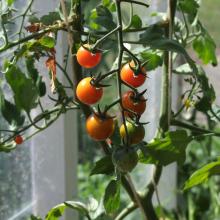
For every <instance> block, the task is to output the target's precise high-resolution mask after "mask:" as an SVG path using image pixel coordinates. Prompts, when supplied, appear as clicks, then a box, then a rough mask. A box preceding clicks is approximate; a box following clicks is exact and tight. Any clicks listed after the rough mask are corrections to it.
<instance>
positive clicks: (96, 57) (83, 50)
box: [76, 44, 102, 68]
mask: <svg viewBox="0 0 220 220" xmlns="http://www.w3.org/2000/svg"><path fill="white" fill-rule="evenodd" d="M101 57H102V55H101V53H100V52H92V51H90V46H89V45H87V44H86V45H83V46H81V47H80V48H79V49H78V51H77V53H76V58H77V61H78V63H79V64H80V65H81V66H82V67H84V68H93V67H95V66H96V65H98V64H99V62H100V61H101Z"/></svg>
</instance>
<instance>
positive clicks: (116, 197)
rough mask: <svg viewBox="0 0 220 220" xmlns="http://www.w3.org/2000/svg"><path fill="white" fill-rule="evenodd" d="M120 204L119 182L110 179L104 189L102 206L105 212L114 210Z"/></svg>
mask: <svg viewBox="0 0 220 220" xmlns="http://www.w3.org/2000/svg"><path fill="white" fill-rule="evenodd" d="M119 206H120V184H119V182H118V181H117V180H112V181H111V182H110V183H109V184H108V186H107V188H106V189H105V195H104V207H105V210H106V212H107V213H113V212H115V211H116V210H117V209H118V208H119Z"/></svg>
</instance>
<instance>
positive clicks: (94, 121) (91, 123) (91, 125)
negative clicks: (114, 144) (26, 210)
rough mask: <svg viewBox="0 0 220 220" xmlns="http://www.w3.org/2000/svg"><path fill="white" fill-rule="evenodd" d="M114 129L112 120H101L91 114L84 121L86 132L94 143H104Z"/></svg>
mask: <svg viewBox="0 0 220 220" xmlns="http://www.w3.org/2000/svg"><path fill="white" fill-rule="evenodd" d="M114 129H115V123H114V120H113V119H112V118H108V117H106V118H101V117H99V116H97V115H95V114H92V115H90V116H89V117H88V119H87V120H86V130H87V132H88V134H89V136H90V137H91V138H92V139H94V140H96V141H104V140H106V139H107V138H109V137H110V136H111V135H112V134H113V132H114Z"/></svg>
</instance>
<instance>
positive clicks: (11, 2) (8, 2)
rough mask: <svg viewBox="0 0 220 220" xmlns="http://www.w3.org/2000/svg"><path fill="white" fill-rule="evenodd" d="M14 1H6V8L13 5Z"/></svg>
mask: <svg viewBox="0 0 220 220" xmlns="http://www.w3.org/2000/svg"><path fill="white" fill-rule="evenodd" d="M14 1H15V0H7V4H8V6H11V5H12V4H13V3H14Z"/></svg>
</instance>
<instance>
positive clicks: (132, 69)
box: [76, 45, 146, 145]
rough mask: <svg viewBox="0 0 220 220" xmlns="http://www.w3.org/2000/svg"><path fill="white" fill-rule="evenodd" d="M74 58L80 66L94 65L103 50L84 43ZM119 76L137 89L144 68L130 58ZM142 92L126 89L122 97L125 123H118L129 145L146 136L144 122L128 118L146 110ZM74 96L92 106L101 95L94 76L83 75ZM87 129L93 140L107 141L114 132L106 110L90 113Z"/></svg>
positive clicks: (113, 125)
mask: <svg viewBox="0 0 220 220" xmlns="http://www.w3.org/2000/svg"><path fill="white" fill-rule="evenodd" d="M76 57H77V61H78V63H79V64H80V65H81V66H82V67H84V68H93V67H95V66H96V65H97V64H99V63H100V61H101V58H102V53H101V52H100V51H93V50H91V48H90V46H89V45H83V46H81V47H80V48H79V49H78V51H77V54H76ZM120 78H121V81H122V82H123V83H124V84H126V85H128V86H130V87H132V88H137V87H139V86H141V85H142V84H143V83H144V82H145V80H146V71H145V69H144V68H143V67H142V68H139V67H138V65H136V64H135V62H134V61H131V62H130V63H126V64H125V65H123V66H122V68H121V70H120ZM143 93H144V92H143ZM143 93H138V92H137V91H136V89H134V90H129V91H127V92H125V93H124V94H123V95H122V98H121V104H122V107H123V111H124V115H125V117H126V125H124V124H122V125H121V127H120V136H121V138H122V140H124V142H125V143H127V144H129V145H133V144H138V143H140V142H141V141H142V140H143V138H144V135H145V130H144V127H143V125H142V124H140V123H135V122H134V121H132V120H130V119H131V118H140V116H141V114H142V113H143V112H144V111H145V108H146V100H145V98H144V96H143ZM76 96H77V98H78V99H79V100H80V101H81V102H82V103H84V104H86V105H93V104H96V103H97V102H99V101H100V99H101V98H102V96H103V87H102V86H101V85H100V84H99V83H97V81H96V78H95V77H86V78H83V79H82V80H81V81H80V82H79V83H78V85H77V88H76ZM125 126H126V127H125ZM86 129H87V132H88V134H89V136H90V137H91V138H92V139H94V140H96V141H103V140H107V139H108V138H109V137H110V136H111V135H112V134H113V132H114V129H115V121H114V119H113V118H112V117H110V116H109V115H108V114H107V113H106V112H104V113H100V112H99V113H93V114H92V115H91V116H90V117H88V119H87V121H86Z"/></svg>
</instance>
